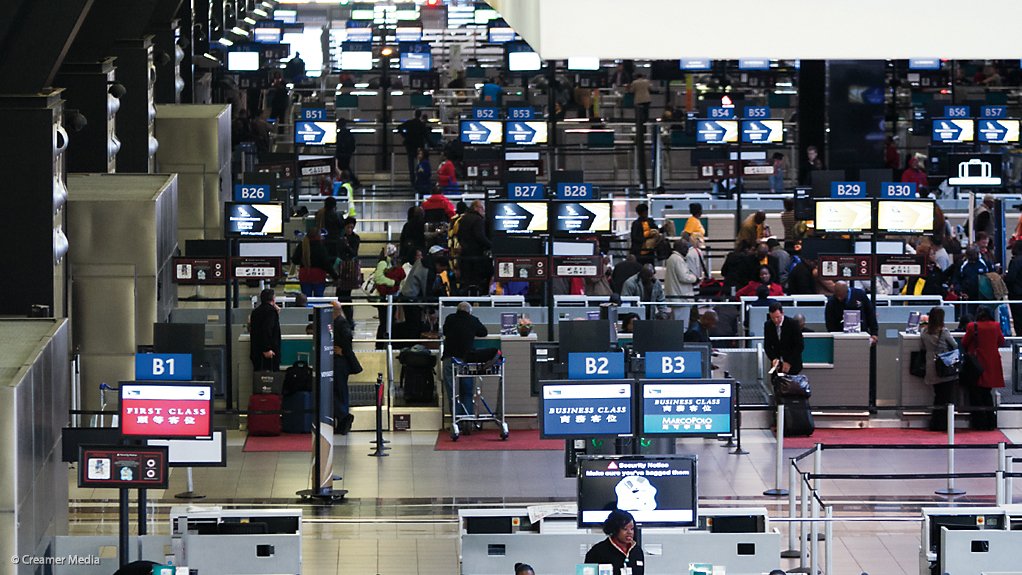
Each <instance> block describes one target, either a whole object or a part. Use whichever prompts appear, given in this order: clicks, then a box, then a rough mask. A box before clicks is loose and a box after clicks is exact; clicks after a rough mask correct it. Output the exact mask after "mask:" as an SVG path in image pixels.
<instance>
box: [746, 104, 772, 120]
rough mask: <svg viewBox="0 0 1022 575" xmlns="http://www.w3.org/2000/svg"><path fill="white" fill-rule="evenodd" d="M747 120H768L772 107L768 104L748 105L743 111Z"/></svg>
mask: <svg viewBox="0 0 1022 575" xmlns="http://www.w3.org/2000/svg"><path fill="white" fill-rule="evenodd" d="M742 117H743V118H745V119H746V120H766V119H767V118H769V117H770V108H769V107H767V106H746V107H745V110H744V111H743V112H742Z"/></svg>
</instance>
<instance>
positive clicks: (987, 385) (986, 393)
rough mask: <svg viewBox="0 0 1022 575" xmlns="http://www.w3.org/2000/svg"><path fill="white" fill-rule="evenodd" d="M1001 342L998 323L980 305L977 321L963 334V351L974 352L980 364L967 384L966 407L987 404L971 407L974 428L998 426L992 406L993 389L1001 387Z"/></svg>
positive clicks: (966, 327) (1002, 342) (986, 308)
mask: <svg viewBox="0 0 1022 575" xmlns="http://www.w3.org/2000/svg"><path fill="white" fill-rule="evenodd" d="M1003 346H1004V334H1003V333H1001V324H1000V323H999V322H997V321H996V320H995V319H994V315H993V313H991V311H990V308H988V307H987V306H980V307H979V310H978V311H977V312H976V321H974V322H972V323H970V324H968V325H967V326H965V337H964V338H962V352H963V353H973V354H975V355H976V357H977V359H979V363H980V365H981V366H983V373H982V374H980V377H979V381H977V382H976V385H975V386H973V387H971V388H969V390H968V392H969V408H970V410H971V409H972V408H981V409H982V408H987V410H983V411H970V414H969V426H970V427H972V428H973V429H986V430H991V429H997V412H996V411H993V410H992V409H990V408H993V406H994V398H993V394H992V392H993V390H994V389H997V388H1001V387H1004V371H1003V370H1002V369H1001V353H1000V351H998V348H1000V347H1003Z"/></svg>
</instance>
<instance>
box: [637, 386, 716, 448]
mask: <svg viewBox="0 0 1022 575" xmlns="http://www.w3.org/2000/svg"><path fill="white" fill-rule="evenodd" d="M734 394H735V387H734V385H732V382H731V381H729V380H726V379H720V380H712V379H703V380H684V381H663V380H643V381H640V382H639V398H640V402H639V403H640V414H639V422H640V433H642V435H643V436H645V437H650V436H666V437H713V436H717V435H727V434H730V433H731V430H732V429H733V428H734V426H733V422H734V405H735V401H734V399H735V398H734Z"/></svg>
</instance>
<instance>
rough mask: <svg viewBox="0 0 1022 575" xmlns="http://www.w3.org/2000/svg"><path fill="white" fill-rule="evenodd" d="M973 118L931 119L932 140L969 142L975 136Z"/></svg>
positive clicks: (952, 142) (945, 142) (939, 141)
mask: <svg viewBox="0 0 1022 575" xmlns="http://www.w3.org/2000/svg"><path fill="white" fill-rule="evenodd" d="M975 132H976V126H975V122H974V121H973V120H971V119H970V120H961V119H955V120H952V119H948V118H943V119H940V120H934V121H933V141H934V142H936V143H941V144H960V143H962V142H971V141H973V140H974V139H975V137H976V134H975Z"/></svg>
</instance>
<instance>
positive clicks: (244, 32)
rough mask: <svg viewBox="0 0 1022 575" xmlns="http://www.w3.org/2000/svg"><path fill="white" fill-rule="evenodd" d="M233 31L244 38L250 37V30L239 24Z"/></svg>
mask: <svg viewBox="0 0 1022 575" xmlns="http://www.w3.org/2000/svg"><path fill="white" fill-rule="evenodd" d="M231 32H233V33H235V34H237V35H238V36H241V37H243V38H248V30H246V29H244V28H241V27H239V26H235V27H234V28H231Z"/></svg>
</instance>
